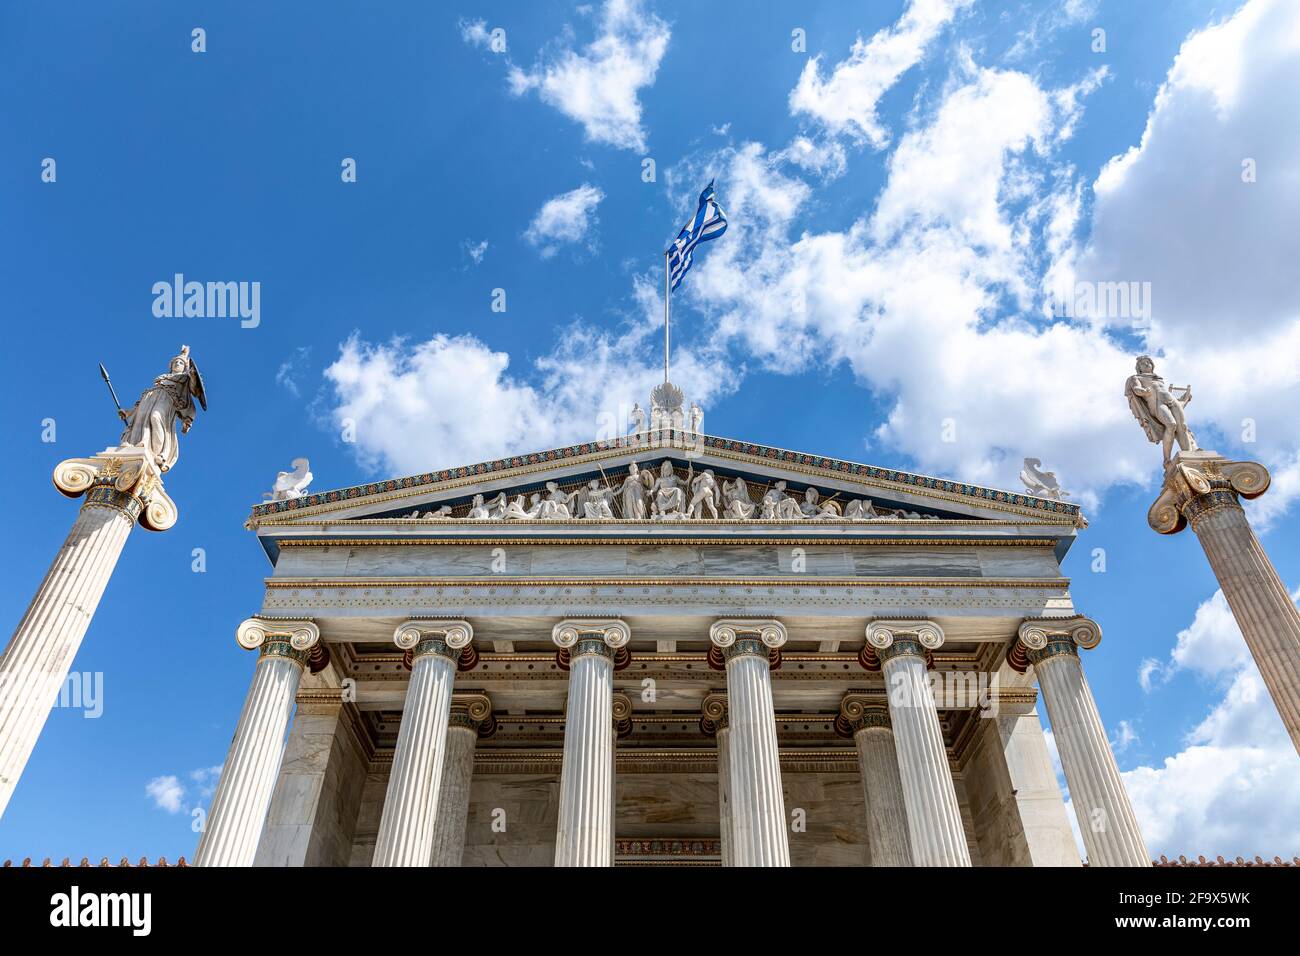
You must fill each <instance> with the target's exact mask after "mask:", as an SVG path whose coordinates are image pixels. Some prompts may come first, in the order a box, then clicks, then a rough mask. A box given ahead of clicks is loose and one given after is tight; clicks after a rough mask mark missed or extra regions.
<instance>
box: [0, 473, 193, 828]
mask: <svg viewBox="0 0 1300 956" xmlns="http://www.w3.org/2000/svg"><path fill="white" fill-rule="evenodd" d="M54 486H55V487H56V488H57V489H58V490H59V491H60V492H61V493H63V494H64V495H67V496H68V497H70V498H77V497H81V496H82V495H84V496H85V499H86V500H85V502H84V503H83V504H82V506H81V513H80V514H79V515H78V516H77V519H76V521H74V522H73V524H72V530H71V531H69V532H68V537H67V539H66V540H65V541H64V542H63V547H62V548H60V549H59V553H58V554H57V555H55V558H54V562H53V563H52V564H51V565H50V569H49V571H48V572H46V574H45V579H44V580H43V581H42V582H41V586H40V588H39V589H38V590H37V592H36V596H35V597H33V598H32V602H31V604H30V605H28V608H27V613H26V614H24V615H23V618H22V620H21V621H20V622H19V623H18V627H17V629H16V630H15V631H14V633H13V637H12V638H10V640H9V644H8V646H7V647H6V648H5V651H4V655H3V657H0V816H3V815H4V811H5V807H7V806H8V804H9V798H10V797H11V796H12V795H13V792H14V788H15V787H16V786H17V785H18V778H19V777H20V776H21V775H22V772H23V768H24V767H26V766H27V760H28V758H29V757H30V756H31V753H32V749H33V748H34V747H35V746H36V739H37V738H38V737H39V736H40V734H41V730H42V729H44V727H45V721H46V720H47V719H48V718H49V716H50V710H51V709H52V708H53V707H54V702H55V701H56V700H57V699H58V696H59V691H60V690H61V689H62V687H63V684H64V682H65V681H66V680H67V678H68V672H69V671H70V670H71V669H72V661H73V658H75V657H76V654H77V649H78V648H79V647H80V646H81V640H82V638H83V637H85V634H86V629H87V628H88V627H89V626H90V620H91V618H92V617H94V615H95V609H96V608H97V607H98V606H99V600H100V598H101V597H103V595H104V589H105V588H106V587H107V586H108V579H109V578H110V577H111V576H112V574H113V569H114V567H116V566H117V559H118V557H119V556H120V555H121V553H122V548H123V546H124V545H125V544H126V539H127V537H128V536H129V535H130V534H131V529H132V528H134V527H135V523H136V521H139V522H140V524H141V525H142V526H144V527H145V528H147V529H149V530H152V531H165V530H167V529H168V528H170V527H171V526H172V525H173V524H175V523H176V506H175V505H174V504H173V503H172V501H171V499H170V498H168V497H167V493H166V492H165V491H164V490H163V486H162V477H161V474H160V473H159V471H158V468H157V466H156V465H155V464H153V462H152V461H151V460H150V459H149V457H148V455H147V454H146V453H145V451H144V450H143V449H138V448H109V449H106V450H105V451H103V452H101V453H100V454H99V455H97V456H96V457H94V458H72V459H69V460H67V461H64V462H62V463H61V464H60V465H59V466H58V467H57V468H56V469H55V470H54Z"/></svg>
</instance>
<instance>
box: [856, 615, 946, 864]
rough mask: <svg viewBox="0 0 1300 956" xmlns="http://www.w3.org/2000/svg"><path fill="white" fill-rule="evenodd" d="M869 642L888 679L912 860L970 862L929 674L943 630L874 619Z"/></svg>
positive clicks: (930, 624)
mask: <svg viewBox="0 0 1300 956" xmlns="http://www.w3.org/2000/svg"><path fill="white" fill-rule="evenodd" d="M867 643H868V644H869V645H870V646H871V647H872V648H873V649H874V650H875V653H876V656H877V657H878V658H879V659H880V664H881V670H882V672H883V673H884V677H885V693H886V698H887V700H888V701H889V717H890V721H891V723H892V724H893V727H894V745H895V748H896V749H897V751H898V775H899V780H900V782H901V784H902V787H903V804H904V806H905V807H906V808H907V833H908V842H909V844H910V846H911V850H912V863H913V865H915V866H970V865H971V862H970V849H969V847H968V846H967V845H966V829H965V827H963V826H962V821H961V810H960V808H959V807H958V805H957V791H956V789H955V788H954V787H953V783H952V769H951V768H950V767H949V766H948V749H947V748H946V747H945V746H944V743H943V730H942V729H941V728H940V726H939V714H938V711H937V710H936V709H935V701H934V695H933V694H932V693H931V692H930V683H929V680H928V679H927V677H926V652H927V651H933V650H935V649H936V648H938V647H941V646H942V645H943V630H942V629H941V628H940V627H939V625H938V624H935V623H934V622H933V621H906V620H905V621H873V622H872V623H870V624H868V625H867Z"/></svg>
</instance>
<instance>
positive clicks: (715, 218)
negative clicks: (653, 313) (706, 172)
mask: <svg viewBox="0 0 1300 956" xmlns="http://www.w3.org/2000/svg"><path fill="white" fill-rule="evenodd" d="M726 231H727V217H726V216H724V215H723V214H722V207H721V206H719V205H718V202H717V200H716V199H714V198H713V181H712V180H710V181H709V184H708V185H707V186H705V187H704V192H702V193H700V206H699V208H698V209H696V210H695V215H694V216H692V217H691V221H690V222H688V223H687V224H686V225H684V226H683V227H682V231H681V232H680V233H678V235H677V239H676V240H675V241H674V242H673V244H672V245H671V246H669V247H668V252H667V256H668V278H669V283H670V288H672V289H676V288H677V287H678V286H679V285H681V284H682V279H684V278H686V273H687V272H689V271H690V269H691V262H692V261H693V259H694V256H695V247H696V246H698V245H699V244H700V243H701V242H708V241H709V240H710V239H716V238H718V236H720V235H722V234H723V233H724V232H726Z"/></svg>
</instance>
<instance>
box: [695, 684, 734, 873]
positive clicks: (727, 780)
mask: <svg viewBox="0 0 1300 956" xmlns="http://www.w3.org/2000/svg"><path fill="white" fill-rule="evenodd" d="M700 709H701V711H702V712H703V716H702V717H701V718H700V726H701V729H703V730H704V731H705V733H711V734H712V735H713V739H714V742H715V743H716V744H717V747H718V841H719V843H720V844H721V847H722V865H723V866H734V865H735V864H734V859H733V856H732V852H731V723H730V722H729V721H728V720H727V697H726V695H725V694H709V695H708V696H707V697H705V698H704V704H703V705H702V707H701V708H700Z"/></svg>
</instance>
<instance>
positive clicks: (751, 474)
mask: <svg viewBox="0 0 1300 956" xmlns="http://www.w3.org/2000/svg"><path fill="white" fill-rule="evenodd" d="M665 462H667V463H668V465H669V468H670V471H671V476H672V479H675V480H671V479H670V480H669V481H666V482H661V483H660V484H659V486H658V490H657V491H656V490H655V485H654V480H655V479H659V478H661V477H664V476H663V474H662V469H663V465H664V463H665ZM633 464H635V465H636V466H637V467H638V469H640V470H641V471H642V472H643V475H644V473H649V474H650V475H651V476H652V477H651V478H644V477H643V478H642V483H643V484H644V486H645V492H646V513H645V515H644V518H639V517H636V516H632V515H625V514H624V511H625V503H626V504H627V505H628V506H632V507H634V503H633V502H632V501H631V498H635V497H637V495H636V493H635V492H633V494H632V495H631V498H629V496H628V495H626V494H625V483H626V482H627V480H628V477H629V474H630V473H631V471H632V466H633ZM706 471H707V472H710V473H711V477H712V481H713V486H714V488H716V491H711V488H710V485H709V482H708V480H707V479H704V480H701V481H698V482H697V479H701V478H702V476H703V475H704V473H705V472H706ZM593 481H594V482H595V483H596V484H595V493H594V494H591V493H589V489H591V488H592V486H591V483H592V482H593ZM674 485H675V486H677V487H680V488H681V489H682V492H683V493H682V495H681V496H676V495H675V494H674V493H672V492H671V491H668V490H667V489H668V488H669V487H671V486H674ZM701 486H703V488H704V491H705V495H704V496H702V497H701V501H700V506H699V508H696V509H692V508H690V503H691V501H692V499H694V498H695V497H696V494H695V493H696V492H697V491H699V490H700V488H701ZM810 489H811V493H810ZM660 492H664V493H663V494H662V495H661V494H660ZM476 496H482V498H481V500H480V499H478V498H476ZM535 496H536V497H535ZM703 497H711V498H712V499H713V502H714V506H715V507H717V508H718V509H719V511H720V514H719V519H718V520H725V519H728V518H730V519H732V520H736V521H745V520H750V521H758V520H780V521H804V520H806V521H817V522H831V523H835V522H850V521H853V522H854V523H857V522H872V521H891V522H893V521H909V522H911V521H916V522H933V521H952V520H963V521H971V520H985V521H998V520H1004V521H1005V520H1008V519H1011V520H1015V521H1017V522H1027V523H1040V522H1041V523H1046V524H1052V525H1056V526H1061V525H1066V526H1072V527H1074V526H1080V525H1081V524H1082V518H1081V516H1080V514H1079V508H1078V505H1076V504H1073V503H1068V502H1060V501H1053V500H1050V499H1046V498H1036V497H1034V496H1032V495H1026V494H1023V493H1017V492H1007V491H1000V490H997V489H991V488H984V487H981V486H977V485H972V484H969V483H965V482H958V481H952V480H948V479H940V478H932V477H929V476H925V475H917V474H912V473H909V472H903V471H899V470H897V469H890V468H881V467H878V466H873V465H865V464H860V463H856V462H847V461H842V460H839V459H834V458H827V457H824V456H819V455H810V454H806V453H802V452H792V451H787V450H784V449H777V448H771V447H768V446H764V445H756V444H753V443H750V442H740V441H736V440H733V439H726V438H718V437H714V436H704V435H691V434H683V433H682V432H677V431H674V432H670V433H665V434H664V435H663V436H662V437H655V438H654V440H652V438H651V436H650V435H646V434H642V435H638V436H629V437H628V438H625V439H620V440H616V441H610V442H588V443H583V444H579V445H571V446H568V447H566V448H560V449H552V450H550V451H544V452H534V453H530V454H527V455H519V456H512V457H509V458H501V459H496V460H494V461H490V462H480V463H478V464H475V465H467V466H461V467H458V468H448V469H443V470H439V471H436V472H429V473H426V474H422V475H413V476H409V477H406V478H398V479H391V480H388V481H380V482H372V483H368V484H365V485H358V486H354V487H351V488H343V489H337V490H334V491H325V492H319V493H315V494H310V495H305V496H302V497H299V498H293V499H289V500H287V501H272V502H267V503H266V504H263V505H258V506H255V507H254V509H253V514H252V516H251V518H250V526H253V527H261V526H264V525H284V524H294V525H298V524H311V525H319V524H321V523H326V522H327V523H329V524H331V525H335V524H338V523H344V522H352V521H357V522H361V521H366V522H369V521H376V520H381V521H396V520H400V521H418V522H421V523H424V522H429V523H437V522H448V521H450V522H455V523H460V522H462V521H466V520H475V521H480V520H481V521H499V522H528V521H538V520H547V521H549V522H559V523H564V522H565V521H569V522H573V523H580V522H582V521H586V520H589V519H594V520H616V521H630V520H644V521H649V522H654V521H679V520H692V519H696V518H701V517H702V518H704V519H706V520H714V519H713V515H712V510H713V509H711V508H709V507H708V506H707V504H705V503H704V501H703ZM683 499H684V501H685V505H684V506H683V504H682V502H683ZM587 501H595V502H597V503H596V505H595V507H594V508H593V509H592V510H590V511H588V510H587V509H585V508H584V507H583V506H584V505H585V504H586V503H587ZM601 501H605V502H607V503H608V511H609V514H608V516H606V515H605V509H604V507H602V505H601V504H600V502H601ZM561 502H563V505H564V507H559V505H560V503H561ZM749 505H752V506H753V507H752V509H751V508H750V507H748V506H749ZM679 509H680V510H679ZM575 512H576V515H575ZM682 512H687V513H686V514H684V513H682ZM696 512H698V514H697V513H696Z"/></svg>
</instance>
